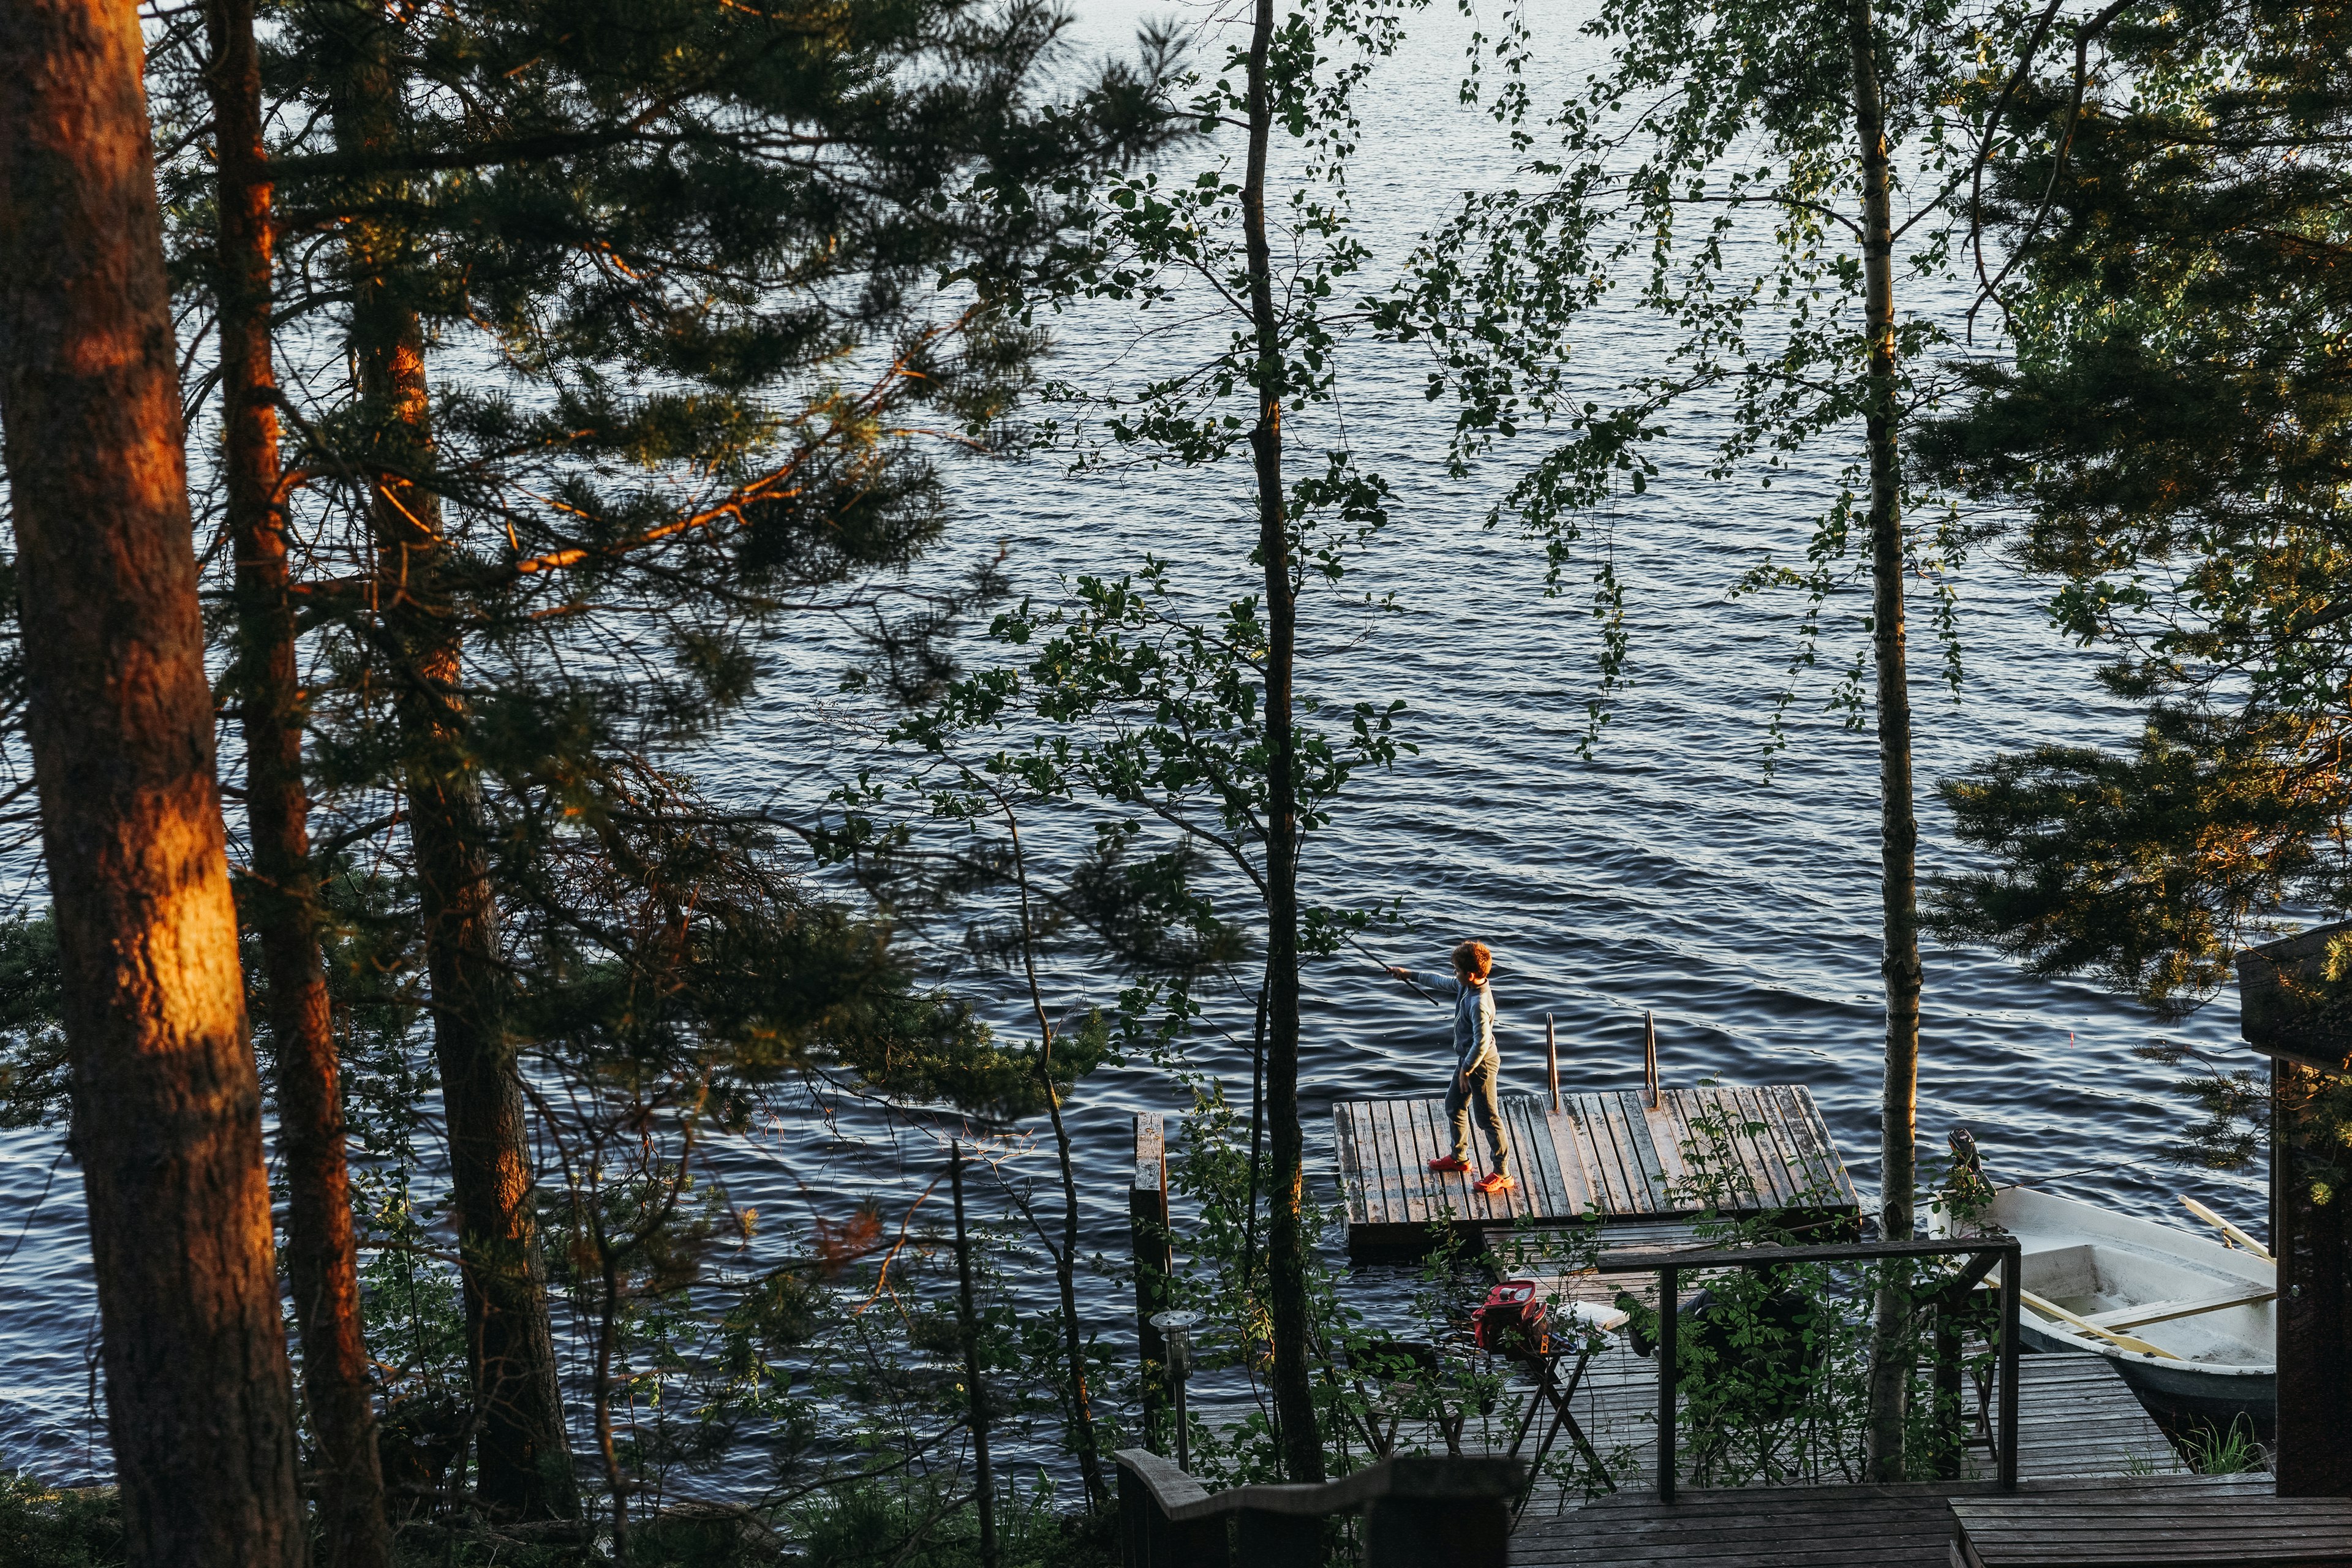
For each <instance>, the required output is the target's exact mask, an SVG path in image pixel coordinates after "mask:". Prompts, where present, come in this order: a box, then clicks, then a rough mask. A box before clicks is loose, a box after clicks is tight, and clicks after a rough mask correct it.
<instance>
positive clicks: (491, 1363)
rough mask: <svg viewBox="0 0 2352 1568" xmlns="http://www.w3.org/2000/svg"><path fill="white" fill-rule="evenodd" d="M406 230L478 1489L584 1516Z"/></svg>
mask: <svg viewBox="0 0 2352 1568" xmlns="http://www.w3.org/2000/svg"><path fill="white" fill-rule="evenodd" d="M353 25H354V26H356V27H358V28H359V29H360V33H359V36H358V37H356V38H355V39H354V40H353V43H354V48H353V54H352V62H351V65H350V68H348V69H346V70H345V71H343V72H341V74H340V76H339V78H338V80H337V84H336V88H335V95H336V96H335V102H334V105H333V108H334V111H335V116H336V128H335V134H336V142H337V146H338V149H339V151H341V152H344V153H362V154H368V153H375V154H383V153H387V152H391V151H393V150H395V149H396V148H397V147H398V145H399V137H400V100H399V91H398V82H397V79H396V77H395V75H394V65H393V63H392V60H391V58H390V54H391V42H392V40H391V37H390V24H389V23H388V22H387V21H386V20H385V19H384V18H383V13H382V12H381V10H380V9H378V8H377V7H375V6H373V5H368V6H362V7H356V8H355V16H354V24H353ZM389 183H392V184H396V183H397V182H396V181H393V182H389ZM387 205H391V206H394V207H396V205H397V203H390V204H387ZM407 243H408V237H407V235H406V233H405V231H404V229H403V228H402V226H400V225H399V223H398V222H397V220H396V219H368V220H363V221H361V222H358V223H355V224H353V225H352V227H351V230H350V239H349V251H350V264H351V268H352V316H351V342H352V357H353V359H354V361H355V362H356V363H357V366H358V370H359V383H360V395H361V399H362V405H364V406H365V407H366V408H367V409H368V410H369V411H370V413H371V414H372V415H373V417H374V420H375V426H376V429H377V431H378V436H377V441H378V452H379V454H380V458H381V466H380V467H379V468H378V472H377V477H376V481H375V499H374V502H373V507H372V509H371V511H370V520H369V521H370V531H371V534H372V538H373V547H374V550H375V556H376V562H375V567H376V571H375V595H376V603H375V606H374V613H375V616H376V618H377V624H378V626H379V627H380V628H381V629H382V632H383V643H382V646H383V647H385V648H387V649H389V650H390V653H391V662H392V664H393V668H392V671H391V673H392V678H393V679H394V683H395V689H394V697H393V702H394V718H395V721H396V722H397V724H398V726H399V732H400V742H401V750H402V752H403V753H404V755H403V764H402V765H403V778H402V784H403V794H404V797H405V800H406V804H407V808H408V830H409V841H410V846H411V848H412V851H413V853H414V855H415V870H416V880H417V888H418V906H419V908H418V912H419V914H420V916H421V919H422V924H423V927H424V933H425V972H426V982H427V984H428V986H429V989H430V993H431V997H432V1011H433V1051H434V1060H435V1065H436V1067H437V1068H439V1070H440V1077H441V1096H442V1107H443V1111H444V1114H445V1117H446V1125H447V1129H448V1138H449V1162H450V1189H451V1195H452V1197H453V1199H454V1206H455V1209H456V1217H457V1228H458V1249H459V1263H460V1268H461V1270H462V1273H463V1276H464V1284H465V1299H466V1331H467V1332H466V1342H467V1363H468V1365H467V1372H468V1375H469V1377H470V1380H471V1382H472V1384H473V1387H472V1394H473V1400H474V1408H475V1413H476V1421H477V1431H478V1442H477V1446H476V1459H477V1464H478V1480H477V1490H478V1493H479V1495H480V1496H481V1498H482V1500H484V1501H485V1502H487V1503H488V1504H489V1505H490V1506H491V1507H492V1508H494V1509H497V1510H500V1511H502V1512H505V1513H509V1514H512V1515H515V1516H519V1517H521V1518H525V1519H533V1518H565V1519H570V1518H576V1517H578V1514H579V1507H580V1504H579V1490H578V1487H577V1485H576V1483H575V1481H574V1479H573V1476H572V1456H571V1452H570V1447H569V1445H568V1443H567V1441H566V1436H565V1433H564V1427H563V1405H562V1391H561V1388H560V1386H559V1384H558V1382H557V1378H556V1366H555V1337H554V1331H553V1325H552V1324H551V1321H550V1318H549V1312H548V1299H547V1265H546V1259H545V1258H544V1255H543V1254H542V1252H541V1246H540V1239H539V1217H538V1214H537V1211H536V1208H535V1206H534V1199H533V1187H534V1184H535V1182H534V1176H533V1173H532V1170H531V1163H530V1145H529V1142H528V1132H529V1127H528V1123H527V1122H526V1121H525V1118H524V1114H523V1094H522V1079H521V1077H520V1072H519V1071H518V1068H517V1066H516V1061H515V1053H514V1051H513V1048H512V1047H510V1045H509V1042H508V1040H507V1037H506V1024H505V1004H504V994H503V985H504V979H503V975H502V973H501V966H500V959H499V933H498V910H497V905H496V901H495V900H494V899H493V897H492V893H491V887H490V869H489V854H488V834H487V830H486V827H485V825H484V821H483V811H482V797H481V787H480V784H479V781H478V778H477V776H476V774H475V773H474V770H473V765H472V762H471V759H470V757H469V756H468V755H467V745H466V721H467V713H466V704H465V694H464V647H463V640H462V634H461V632H460V631H459V630H458V628H457V625H456V622H455V619H454V617H453V616H452V614H451V608H452V606H451V604H450V595H449V594H448V592H447V588H446V571H447V545H446V541H445V540H444V538H443V536H442V532H441V506H440V498H439V497H438V496H437V495H436V494H435V493H434V492H433V490H432V489H430V488H429V487H428V486H426V485H424V484H419V483H417V482H416V481H415V479H413V478H412V477H410V476H414V475H415V474H419V473H429V472H430V471H431V468H432V466H433V425H432V404H431V397H430V395H429V389H428V387H427V384H426V379H425V331H424V326H423V323H422V321H420V319H419V317H418V314H417V312H416V310H415V307H414V306H413V305H412V304H411V303H410V302H409V301H408V300H407V299H406V298H405V297H404V293H403V289H402V285H403V282H404V274H405V273H406V272H407V271H408V270H409V268H410V267H411V265H412V258H410V256H409V255H408V250H407Z"/></svg>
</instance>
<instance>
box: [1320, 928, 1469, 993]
mask: <svg viewBox="0 0 2352 1568" xmlns="http://www.w3.org/2000/svg"><path fill="white" fill-rule="evenodd" d="M1339 940H1340V941H1342V942H1346V943H1347V944H1348V945H1349V947H1352V948H1354V949H1355V950H1356V951H1357V952H1360V953H1362V954H1363V955H1364V956H1365V957H1366V958H1369V959H1370V960H1371V961H1372V962H1373V963H1377V964H1379V965H1380V966H1381V968H1382V969H1385V970H1388V971H1390V972H1391V973H1394V972H1395V971H1396V970H1397V969H1398V968H1399V967H1400V965H1397V964H1393V963H1390V962H1389V961H1388V960H1387V959H1385V958H1382V957H1381V955H1380V954H1379V953H1377V952H1373V951H1372V950H1371V949H1370V948H1369V947H1366V946H1365V945H1364V944H1363V943H1362V942H1358V941H1357V940H1356V938H1355V934H1354V933H1353V932H1351V931H1341V932H1340V933H1339ZM1400 978H1402V980H1403V981H1404V983H1405V984H1407V985H1411V986H1412V988H1413V989H1414V990H1415V991H1420V992H1421V994H1422V995H1423V997H1424V998H1426V999H1427V1000H1428V1002H1429V1005H1431V1006H1433V1007H1443V1006H1444V1005H1445V1004H1444V1003H1443V1002H1441V1001H1439V1000H1438V999H1437V998H1436V997H1434V996H1432V995H1430V994H1429V993H1428V992H1426V991H1422V989H1421V987H1420V985H1418V984H1415V983H1414V981H1413V978H1412V976H1411V975H1410V974H1407V975H1403V976H1401V977H1400Z"/></svg>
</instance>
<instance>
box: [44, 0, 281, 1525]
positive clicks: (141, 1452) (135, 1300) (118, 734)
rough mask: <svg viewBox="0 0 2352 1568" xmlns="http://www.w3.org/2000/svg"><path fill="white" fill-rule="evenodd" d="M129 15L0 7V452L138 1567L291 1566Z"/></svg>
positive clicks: (191, 561) (243, 1044)
mask: <svg viewBox="0 0 2352 1568" xmlns="http://www.w3.org/2000/svg"><path fill="white" fill-rule="evenodd" d="M141 66H142V60H141V42H140V31H139V14H138V10H137V7H136V6H135V5H132V4H131V0H0V425H5V442H6V457H7V463H8V479H9V489H10V496H11V500H13V502H14V508H15V523H16V550H17V564H18V568H19V571H20V572H21V574H22V592H23V604H22V606H21V613H22V616H23V618H24V644H25V657H26V679H27V682H28V703H27V732H28V736H29V738H30V741H31V745H32V752H33V766H34V772H35V776H36V778H37V781H38V784H39V786H40V797H41V830H42V839H43V844H44V846H45V848H46V850H47V867H48V878H49V885H50V890H51V897H52V899H53V900H54V902H55V906H56V912H57V923H58V948H59V952H60V955H61V958H62V961H63V966H64V975H65V1015H66V1016H65V1023H66V1030H67V1036H68V1040H69V1042H70V1045H71V1049H72V1057H73V1107H74V1109H73V1147H74V1151H75V1153H76V1155H77V1156H78V1158H79V1161H80V1163H81V1166H82V1173H83V1179H84V1182H85V1184H86V1188H87V1192H88V1195H89V1228H90V1252H91V1258H92V1262H93V1263H94V1265H95V1272H96V1274H97V1279H98V1300H99V1311H100V1321H101V1323H102V1325H103V1335H102V1360H103V1363H104V1365H105V1369H106V1403H107V1420H108V1426H109V1430H110V1434H111V1436H112V1439H113V1448H114V1462H115V1468H116V1473H117V1474H118V1475H119V1476H120V1478H121V1484H122V1510H123V1523H124V1527H125V1530H126V1532H127V1537H128V1539H127V1541H126V1543H125V1544H126V1554H127V1556H128V1558H129V1560H130V1561H131V1563H134V1564H140V1565H142V1568H143V1565H147V1564H154V1565H156V1568H163V1565H166V1564H168V1565H169V1568H205V1565H209V1564H220V1565H222V1568H228V1565H231V1564H236V1565H238V1568H246V1565H252V1564H279V1565H285V1568H294V1565H297V1564H299V1563H301V1562H302V1559H303V1527H302V1499H301V1494H300V1491H299V1489H298V1487H297V1485H296V1481H295V1474H294V1420H293V1399H292V1394H291V1390H290V1387H289V1380H288V1375H287V1366H286V1343H285V1338H284V1335H283V1333H282V1331H281V1329H280V1325H279V1320H278V1279H277V1270H276V1268H275V1260H274V1258H272V1256H271V1237H270V1217H269V1184H268V1176H267V1174H266V1173H265V1171H264V1169H263V1164H262V1148H261V1095H260V1082H259V1079H258V1078H257V1075H256V1073H255V1070H254V1064H253V1055H252V1051H251V1049H250V1047H249V1046H248V1044H247V1037H246V1031H245V1005H244V997H243V986H242V976H241V974H240V973H239V968H238V961H237V936H236V910H235V908H234V906H233V905H232V903H231V900H230V896H229V881H228V859H227V854H226V842H225V836H224V833H223V830H222V826H221V812H220V793H219V787H218V784H217V781H216V779H215V774H214V749H213V703H212V692H211V689H210V688H209V686H208V684H207V682H206V679H205V638H204V626H203V624H202V621H201V619H200V617H199V616H198V613H197V607H196V563H195V556H194V551H193V549H192V548H191V543H190V539H189V518H188V497H187V468H186V455H185V452H184V447H183V431H182V428H181V422H180V383H179V372H178V359H177V354H176V353H175V344H174V342H173V329H172V313H171V300H170V294H169V289H168V286H167V284H166V281H165V278H164V272H163V228H162V222H161V218H160V216H159V215H158V212H157V208H156V195H155V170H154V163H153V154H152V151H151V144H150V141H149V130H148V123H147V111H146V104H145V100H144V98H143V96H142V87H141V74H140V73H141Z"/></svg>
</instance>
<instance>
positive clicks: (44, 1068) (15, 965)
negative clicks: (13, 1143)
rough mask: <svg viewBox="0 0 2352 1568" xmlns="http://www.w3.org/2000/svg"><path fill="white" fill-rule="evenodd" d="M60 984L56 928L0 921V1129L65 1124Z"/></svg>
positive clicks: (28, 919)
mask: <svg viewBox="0 0 2352 1568" xmlns="http://www.w3.org/2000/svg"><path fill="white" fill-rule="evenodd" d="M63 984H64V981H63V975H62V972H61V971H60V970H59V968H58V928H57V922H56V921H54V920H52V919H51V918H50V917H49V916H48V915H47V913H43V914H40V915H26V914H21V913H20V914H12V915H8V916H5V917H0V1127H39V1126H44V1125H47V1126H55V1125H58V1123H60V1122H61V1121H63V1120H64V1119H65V1116H66V1114H67V1108H68V1102H69V1094H70V1090H71V1087H72V1086H71V1084H70V1082H69V1081H68V1074H67V1063H66V1035H65V994H64V991H63Z"/></svg>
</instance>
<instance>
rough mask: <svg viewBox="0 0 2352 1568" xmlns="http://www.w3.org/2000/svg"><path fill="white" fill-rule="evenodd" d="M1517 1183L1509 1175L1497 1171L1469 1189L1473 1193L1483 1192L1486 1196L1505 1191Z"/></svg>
mask: <svg viewBox="0 0 2352 1568" xmlns="http://www.w3.org/2000/svg"><path fill="white" fill-rule="evenodd" d="M1517 1185H1518V1183H1517V1182H1515V1181H1513V1180H1511V1178H1510V1177H1508V1176H1507V1175H1505V1174H1504V1173H1502V1172H1500V1171H1497V1172H1496V1173H1494V1174H1493V1175H1491V1176H1488V1177H1487V1178H1486V1179H1485V1180H1484V1181H1481V1182H1478V1183H1476V1184H1474V1185H1473V1186H1472V1187H1471V1189H1470V1190H1471V1191H1472V1192H1474V1193H1484V1194H1486V1195H1487V1196H1488V1197H1493V1196H1494V1195H1495V1194H1496V1193H1507V1192H1509V1191H1510V1190H1511V1189H1512V1188H1513V1187H1516V1186H1517Z"/></svg>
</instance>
